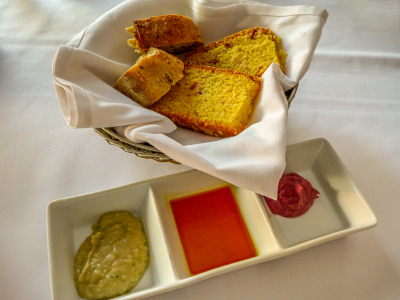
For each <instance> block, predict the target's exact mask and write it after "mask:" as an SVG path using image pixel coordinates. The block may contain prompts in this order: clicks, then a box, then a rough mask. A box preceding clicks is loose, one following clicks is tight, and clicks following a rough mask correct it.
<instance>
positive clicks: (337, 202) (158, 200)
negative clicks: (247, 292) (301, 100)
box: [47, 139, 377, 300]
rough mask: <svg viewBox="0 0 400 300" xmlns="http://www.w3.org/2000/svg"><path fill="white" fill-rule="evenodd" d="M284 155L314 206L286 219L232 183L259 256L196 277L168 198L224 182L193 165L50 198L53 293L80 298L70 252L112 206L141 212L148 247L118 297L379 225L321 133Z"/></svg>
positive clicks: (162, 289) (187, 280)
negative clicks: (135, 280)
mask: <svg viewBox="0 0 400 300" xmlns="http://www.w3.org/2000/svg"><path fill="white" fill-rule="evenodd" d="M286 161H287V168H286V171H285V173H288V172H296V173H299V174H300V175H302V176H303V177H305V178H306V179H307V180H309V181H310V182H311V183H312V185H313V186H314V187H315V188H316V189H317V190H318V191H319V192H320V197H319V198H318V199H316V200H315V201H314V205H313V206H312V207H311V209H310V210H309V211H308V212H307V213H306V214H304V215H303V216H300V217H297V218H293V219H287V218H283V217H281V216H277V215H274V214H272V213H271V212H270V211H269V209H268V206H267V205H265V201H264V200H263V197H261V196H260V195H257V194H255V193H253V192H251V191H248V190H245V189H242V188H239V187H236V186H232V185H230V186H231V188H232V191H233V193H234V195H235V198H236V201H237V203H238V206H239V209H240V211H241V214H242V216H243V218H244V221H245V223H246V226H247V228H248V230H249V232H250V235H251V237H252V239H253V242H254V245H255V247H256V250H257V253H258V255H257V256H256V257H254V258H251V259H247V260H243V261H240V262H236V263H233V264H230V265H226V266H223V267H219V268H216V269H213V270H210V271H207V272H204V273H201V274H199V275H194V276H192V275H191V274H190V273H189V272H188V269H187V267H186V262H185V258H184V254H183V250H182V247H181V244H180V240H179V236H178V233H177V229H176V227H175V223H174V219H173V216H172V212H171V209H170V207H169V201H170V200H172V199H176V198H178V197H183V196H187V195H191V194H195V193H198V192H202V191H205V190H209V189H213V188H217V187H220V186H225V185H229V184H228V183H226V182H224V181H222V180H220V179H218V178H215V177H212V176H210V175H207V174H205V173H202V172H199V171H195V170H193V171H188V172H184V173H179V174H175V175H170V176H165V177H160V178H155V179H151V180H147V181H143V182H139V183H134V184H130V185H126V186H122V187H118V188H114V189H110V190H105V191H100V192H96V193H93V194H88V195H82V196H77V197H72V198H68V199H60V200H56V201H53V202H51V203H50V204H49V206H48V210H47V226H48V251H49V264H50V278H51V287H52V295H53V299H54V300H61V299H68V300H71V299H81V298H80V297H79V296H78V294H77V292H76V289H75V286H74V281H73V263H74V257H75V254H76V252H77V250H78V248H79V246H80V245H81V243H82V242H83V241H84V239H85V238H86V237H87V236H88V235H90V233H91V225H93V224H94V223H96V222H97V221H98V219H99V217H100V216H101V215H103V214H104V213H106V212H110V211H118V210H126V211H129V212H131V213H132V214H133V215H135V216H137V217H139V218H140V219H141V220H142V221H143V224H144V227H145V231H146V234H147V237H148V239H149V247H150V264H149V267H148V269H147V271H146V273H145V275H144V277H143V278H142V280H141V281H140V282H139V284H138V285H137V286H136V287H135V288H134V289H133V290H131V291H130V292H129V293H128V294H126V295H124V296H121V297H119V299H121V300H128V299H137V298H144V297H148V296H151V295H155V294H159V293H162V292H166V291H169V290H172V289H177V288H180V287H183V286H185V285H188V284H192V283H195V282H198V281H200V280H203V279H207V278H210V277H213V276H216V275H219V274H223V273H226V272H230V271H233V270H236V269H239V268H243V267H246V266H250V265H254V264H258V263H260V262H265V261H268V260H272V259H275V258H279V257H282V256H286V255H289V254H292V253H294V252H297V251H300V250H303V249H306V248H309V247H312V246H315V245H318V244H321V243H324V242H327V241H331V240H334V239H337V238H340V237H343V236H346V235H348V234H350V233H354V232H357V231H360V230H365V229H367V228H371V227H373V226H375V225H376V224H377V219H376V217H375V215H374V213H373V211H372V210H371V208H370V207H369V205H368V204H367V202H366V200H365V199H364V197H363V196H362V195H361V193H360V192H359V190H358V189H357V187H356V185H355V183H354V181H353V179H352V178H351V176H350V175H349V173H348V171H347V170H346V168H345V166H344V165H343V163H342V162H341V160H340V158H339V157H338V155H337V154H336V153H335V151H334V150H333V148H332V146H331V145H330V144H329V143H328V142H327V141H326V140H325V139H315V140H310V141H306V142H302V143H299V144H295V145H290V146H288V147H287V154H286Z"/></svg>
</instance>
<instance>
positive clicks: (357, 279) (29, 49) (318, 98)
mask: <svg viewBox="0 0 400 300" xmlns="http://www.w3.org/2000/svg"><path fill="white" fill-rule="evenodd" d="M119 2H121V1H115V0H97V1H94V0H92V1H62V0H53V1H51V0H35V1H32V0H18V1H15V0H14V1H13V0H5V1H1V2H0V10H1V18H0V40H1V43H0V90H1V93H0V103H1V109H0V128H1V135H0V138H1V142H0V147H1V151H0V166H1V167H0V168H1V169H0V170H1V177H0V191H1V192H0V199H1V201H0V228H1V231H0V237H1V242H2V246H1V247H0V257H1V259H0V270H1V272H0V291H1V298H2V299H8V300H12V299H18V300H20V299H41V300H44V299H51V292H50V279H49V267H48V253H47V236H46V209H47V205H48V204H49V202H51V201H52V200H56V199H60V198H66V197H71V196H75V195H80V194H85V193H91V192H94V191H98V190H103V189H108V188H113V187H117V186H121V185H124V184H129V183H133V182H138V181H140V180H143V179H148V178H153V177H157V176H161V175H166V174H172V173H177V172H181V171H185V170H188V168H187V167H185V166H183V165H175V164H170V163H158V162H155V161H150V160H145V159H140V158H137V157H136V156H134V155H132V154H128V153H125V152H123V151H122V150H120V149H118V148H117V147H113V146H109V145H108V144H107V143H106V142H105V141H104V139H102V138H101V137H99V136H97V135H96V134H95V133H94V131H93V130H92V129H72V128H70V127H68V126H67V125H66V123H65V121H64V119H63V118H62V114H61V110H60V107H59V105H58V100H57V97H56V93H55V90H54V86H53V82H52V60H53V57H54V55H55V53H56V51H57V49H58V46H59V45H62V44H66V43H67V42H68V41H69V40H70V39H71V38H72V37H73V36H74V35H75V34H77V33H79V32H80V31H81V30H82V29H83V28H85V27H86V26H87V25H88V24H90V23H91V22H93V21H94V20H95V19H97V18H98V17H99V16H101V15H102V14H103V13H105V12H107V11H108V10H109V9H111V8H112V7H114V6H115V5H117V4H118V3H119ZM268 3H269V4H273V5H298V4H299V3H301V4H305V5H315V6H320V7H322V8H325V9H327V10H328V12H329V18H328V21H327V23H326V25H325V27H324V30H323V34H322V37H321V40H320V43H319V45H318V47H317V50H316V52H315V56H314V58H313V61H312V63H311V66H310V69H309V71H308V73H307V74H306V76H305V77H304V78H303V80H302V81H301V85H300V87H299V90H298V92H297V95H296V98H295V100H294V102H293V104H292V106H291V108H290V110H289V121H288V144H293V143H297V142H301V141H305V140H309V139H313V138H319V137H323V138H325V139H327V140H328V141H329V142H330V143H331V144H332V146H333V147H334V148H335V150H336V151H337V153H338V154H339V156H340V157H341V159H342V160H343V162H344V164H345V165H346V167H347V168H348V170H349V172H350V174H351V175H352V176H353V178H354V180H355V182H356V183H357V185H358V187H359V188H360V190H361V192H362V193H363V194H364V196H365V197H366V199H367V201H368V203H369V204H370V206H371V207H372V209H373V211H374V212H375V213H376V216H377V218H378V225H377V226H376V227H374V228H372V229H370V230H367V231H363V232H359V233H356V234H353V235H350V236H348V237H346V238H342V239H338V240H335V241H332V242H329V243H326V244H323V245H320V246H317V247H313V248H310V249H308V250H304V251H301V252H298V253H296V254H293V255H290V256H287V257H284V258H280V259H276V260H273V261H269V262H265V263H262V264H258V265H255V266H251V267H247V268H244V269H241V270H238V271H234V272H230V273H227V274H224V275H221V276H217V277H214V278H212V279H209V280H205V281H201V282H199V283H195V284H193V285H190V286H187V287H184V288H181V289H178V290H175V291H171V292H167V293H164V294H160V295H158V296H153V297H150V298H148V299H152V300H157V299H174V300H176V299H209V300H211V299H265V298H268V299H321V298H322V299H364V300H366V299H400V284H399V283H400V259H399V257H400V218H399V212H400V191H399V178H400V89H399V86H400V84H399V82H400V17H399V14H400V3H399V1H398V0H397V1H396V0H393V1H390V0H389V1H373V0H370V1H368V0H365V1H364V0H353V1H347V0H342V1H341V0H335V1H329V2H321V1H307V0H304V1H302V2H300V1H290V0H284V1H278V0H271V1H269V2H268Z"/></svg>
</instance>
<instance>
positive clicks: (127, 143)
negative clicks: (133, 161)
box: [94, 85, 298, 164]
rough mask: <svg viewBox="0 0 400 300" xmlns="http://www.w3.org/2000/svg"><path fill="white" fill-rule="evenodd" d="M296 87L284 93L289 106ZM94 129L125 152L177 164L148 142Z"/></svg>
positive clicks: (112, 129)
mask: <svg viewBox="0 0 400 300" xmlns="http://www.w3.org/2000/svg"><path fill="white" fill-rule="evenodd" d="M297 87H298V85H296V86H295V87H294V88H293V89H291V90H289V91H287V92H286V93H285V95H286V98H287V101H288V106H289V107H290V104H291V103H292V101H293V99H294V96H295V95H296V92H297ZM94 131H95V132H96V133H97V134H98V135H100V136H101V137H103V138H104V139H105V140H106V141H107V142H108V143H109V144H110V145H114V146H117V147H119V148H121V149H122V150H124V151H125V152H129V153H133V154H135V155H136V156H138V157H140V158H149V159H154V160H155V161H158V162H171V163H176V164H179V163H178V162H177V161H175V160H174V159H172V158H170V157H169V156H167V155H166V154H164V153H162V152H161V151H160V150H158V149H157V148H155V147H153V146H151V145H149V144H141V143H135V142H132V141H131V140H128V139H127V138H125V137H122V136H120V135H119V134H117V133H116V132H115V131H114V128H94Z"/></svg>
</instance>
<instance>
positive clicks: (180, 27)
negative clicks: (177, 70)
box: [127, 15, 204, 54]
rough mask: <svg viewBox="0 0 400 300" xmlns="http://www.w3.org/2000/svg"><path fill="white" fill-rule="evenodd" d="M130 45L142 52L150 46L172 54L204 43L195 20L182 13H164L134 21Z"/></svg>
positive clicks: (129, 30)
mask: <svg viewBox="0 0 400 300" xmlns="http://www.w3.org/2000/svg"><path fill="white" fill-rule="evenodd" d="M127 31H128V32H129V33H131V34H132V37H133V38H132V39H129V40H128V45H130V46H131V47H134V48H136V51H137V52H139V53H142V52H143V51H146V50H148V49H149V48H150V47H154V48H159V49H161V50H163V51H165V52H168V53H172V54H180V53H184V52H188V51H191V50H193V49H195V48H197V47H200V46H202V45H204V40H203V38H202V37H201V35H200V33H199V30H198V29H197V27H196V25H195V24H194V22H193V20H192V19H190V18H187V17H185V16H182V15H163V16H156V17H150V18H147V19H142V20H135V21H133V26H132V27H129V28H127Z"/></svg>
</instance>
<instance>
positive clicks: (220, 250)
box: [170, 186, 257, 274]
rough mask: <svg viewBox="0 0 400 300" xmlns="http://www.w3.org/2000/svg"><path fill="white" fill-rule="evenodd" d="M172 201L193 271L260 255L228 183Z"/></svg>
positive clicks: (197, 272)
mask: <svg viewBox="0 0 400 300" xmlns="http://www.w3.org/2000/svg"><path fill="white" fill-rule="evenodd" d="M170 204H171V208H172V212H173V215H174V219H175V224H176V227H177V229H178V232H179V237H180V240H181V243H182V247H183V250H184V253H185V257H186V261H187V264H188V267H189V270H190V273H191V274H199V273H202V272H205V271H208V270H211V269H214V268H217V267H221V266H224V265H227V264H230V263H234V262H238V261H241V260H244V259H247V258H251V257H254V256H256V255H257V252H256V250H255V248H254V245H253V242H252V240H251V237H250V235H249V233H248V231H247V227H246V224H245V223H244V220H243V217H242V215H241V213H240V210H239V208H238V206H237V204H236V200H235V198H234V196H233V193H232V191H231V189H230V187H229V186H226V187H222V188H218V189H215V190H210V191H207V192H204V193H200V194H195V195H192V196H188V197H184V198H179V199H175V200H172V201H171V202H170Z"/></svg>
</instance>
